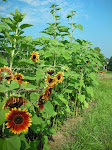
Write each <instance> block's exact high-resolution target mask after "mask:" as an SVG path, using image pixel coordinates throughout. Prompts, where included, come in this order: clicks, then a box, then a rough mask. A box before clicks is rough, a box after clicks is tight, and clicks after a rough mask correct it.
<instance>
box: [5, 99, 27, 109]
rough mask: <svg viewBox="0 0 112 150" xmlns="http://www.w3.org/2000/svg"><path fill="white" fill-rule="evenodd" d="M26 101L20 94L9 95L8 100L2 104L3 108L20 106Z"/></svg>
mask: <svg viewBox="0 0 112 150" xmlns="http://www.w3.org/2000/svg"><path fill="white" fill-rule="evenodd" d="M25 103H27V101H25V100H24V98H23V97H20V96H12V97H9V98H8V100H7V101H6V103H5V104H4V106H3V109H5V108H7V106H8V107H10V109H11V108H14V107H16V108H19V107H20V106H22V105H23V104H25Z"/></svg>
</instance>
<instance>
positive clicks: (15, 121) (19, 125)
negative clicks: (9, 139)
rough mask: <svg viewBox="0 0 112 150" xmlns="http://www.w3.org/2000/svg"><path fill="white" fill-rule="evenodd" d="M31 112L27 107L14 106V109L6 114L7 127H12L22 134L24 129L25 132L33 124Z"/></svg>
mask: <svg viewBox="0 0 112 150" xmlns="http://www.w3.org/2000/svg"><path fill="white" fill-rule="evenodd" d="M30 117H31V114H30V113H28V111H27V110H26V109H24V110H21V109H17V108H14V109H12V111H9V113H7V114H6V120H7V121H8V122H7V123H6V126H7V128H10V131H12V132H13V133H14V134H20V133H21V131H22V130H23V131H24V132H25V131H27V130H28V127H30V126H31V122H32V121H31V119H30Z"/></svg>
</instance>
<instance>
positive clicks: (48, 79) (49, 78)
mask: <svg viewBox="0 0 112 150" xmlns="http://www.w3.org/2000/svg"><path fill="white" fill-rule="evenodd" d="M55 80H56V78H51V76H50V75H49V76H48V77H47V79H45V82H46V83H47V84H51V83H53V82H55Z"/></svg>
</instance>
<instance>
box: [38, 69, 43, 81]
mask: <svg viewBox="0 0 112 150" xmlns="http://www.w3.org/2000/svg"><path fill="white" fill-rule="evenodd" d="M43 76H44V73H43V72H41V71H36V79H37V80H39V79H41V78H42V77H43Z"/></svg>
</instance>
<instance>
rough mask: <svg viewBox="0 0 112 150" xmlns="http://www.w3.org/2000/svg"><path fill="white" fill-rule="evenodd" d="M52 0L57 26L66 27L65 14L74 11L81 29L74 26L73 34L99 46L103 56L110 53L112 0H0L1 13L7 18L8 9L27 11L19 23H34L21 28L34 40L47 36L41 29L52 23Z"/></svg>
mask: <svg viewBox="0 0 112 150" xmlns="http://www.w3.org/2000/svg"><path fill="white" fill-rule="evenodd" d="M54 3H55V4H58V5H59V7H61V10H60V11H58V15H60V18H61V24H60V25H64V26H68V19H67V18H66V16H67V14H70V11H71V10H75V11H76V12H77V14H76V15H75V16H74V18H73V19H74V23H77V24H81V25H82V26H83V32H82V31H80V30H78V29H76V30H75V32H74V37H75V38H78V39H81V40H88V41H89V42H91V43H92V44H93V45H92V47H93V48H94V47H99V48H100V49H101V52H102V53H103V54H104V56H105V57H106V58H110V57H111V56H112V0H7V2H4V1H2V0H0V16H2V17H10V16H11V15H10V12H13V13H14V12H15V9H18V11H20V12H21V13H26V16H25V18H24V19H23V21H22V23H29V24H32V25H33V26H31V27H29V28H27V29H25V30H24V31H25V35H26V36H31V35H32V37H33V39H34V38H38V37H41V35H44V36H46V35H45V34H43V33H40V31H42V30H43V29H45V28H46V27H48V24H47V23H52V22H53V16H52V15H51V14H50V6H51V5H52V4H54Z"/></svg>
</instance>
